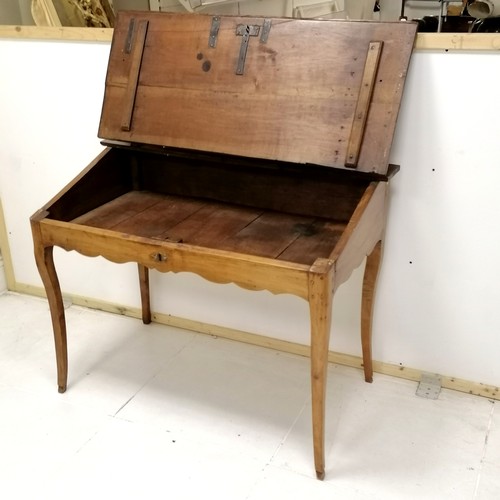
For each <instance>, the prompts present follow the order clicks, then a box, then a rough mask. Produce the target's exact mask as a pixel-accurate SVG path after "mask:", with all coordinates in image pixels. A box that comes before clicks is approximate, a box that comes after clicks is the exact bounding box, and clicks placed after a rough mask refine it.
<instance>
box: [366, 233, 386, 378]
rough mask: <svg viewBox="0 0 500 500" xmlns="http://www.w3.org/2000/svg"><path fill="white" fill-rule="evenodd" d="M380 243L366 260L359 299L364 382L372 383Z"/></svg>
mask: <svg viewBox="0 0 500 500" xmlns="http://www.w3.org/2000/svg"><path fill="white" fill-rule="evenodd" d="M381 253H382V242H381V241H379V242H378V243H377V244H376V245H375V248H374V249H373V250H372V253H371V254H370V255H368V257H367V258H366V267H365V275H364V277H363V295H362V299H361V346H362V349H363V369H364V372H365V380H366V381H367V382H372V381H373V366H372V317H373V298H374V294H375V285H376V282H377V276H378V270H379V268H380V256H381Z"/></svg>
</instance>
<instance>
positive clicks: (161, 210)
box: [110, 196, 205, 239]
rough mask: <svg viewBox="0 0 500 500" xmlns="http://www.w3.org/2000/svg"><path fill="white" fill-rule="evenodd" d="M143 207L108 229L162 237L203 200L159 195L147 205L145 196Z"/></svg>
mask: <svg viewBox="0 0 500 500" xmlns="http://www.w3.org/2000/svg"><path fill="white" fill-rule="evenodd" d="M144 199H145V202H146V203H145V204H144V209H143V210H139V211H138V212H137V213H136V214H134V215H133V216H131V217H129V218H127V219H125V220H123V221H121V222H119V223H118V224H115V225H114V226H112V227H111V228H110V229H112V230H114V231H119V232H121V233H126V234H131V235H137V236H143V237H149V238H159V239H161V238H162V235H164V234H166V233H167V232H168V231H169V229H170V228H172V227H174V226H176V225H177V224H178V223H179V222H181V221H182V220H184V219H186V218H187V217H189V216H191V215H192V214H193V213H196V212H197V211H198V210H200V209H201V208H202V207H203V206H204V205H205V202H204V201H202V200H195V199H183V198H178V197H176V196H159V198H158V201H157V202H156V203H154V204H151V205H149V206H147V205H146V204H148V203H149V196H145V198H144Z"/></svg>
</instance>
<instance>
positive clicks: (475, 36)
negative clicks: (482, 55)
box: [0, 25, 500, 52]
mask: <svg viewBox="0 0 500 500" xmlns="http://www.w3.org/2000/svg"><path fill="white" fill-rule="evenodd" d="M113 31H114V30H113V28H75V27H70V26H61V27H52V26H51V27H45V26H44V27H42V26H16V25H3V26H0V39H2V38H3V39H11V38H13V39H34V40H77V41H84V42H105V43H110V42H111V39H112V38H113ZM415 49H416V50H446V51H448V50H459V51H461V50H474V51H480V52H482V51H493V52H498V50H500V34H498V33H418V34H417V38H416V42H415Z"/></svg>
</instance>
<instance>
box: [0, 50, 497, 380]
mask: <svg viewBox="0 0 500 500" xmlns="http://www.w3.org/2000/svg"><path fill="white" fill-rule="evenodd" d="M108 52H109V45H108V44H100V43H64V42H50V41H42V42H36V41H9V40H0V65H1V67H2V78H1V79H0V111H1V120H0V140H1V147H0V199H1V201H2V204H3V208H4V212H5V218H6V225H7V230H8V233H9V239H10V249H11V254H12V258H13V262H14V271H15V275H16V279H17V281H18V282H20V283H25V284H31V285H37V286H40V285H41V282H40V279H39V277H38V274H37V271H36V267H35V264H34V260H33V256H32V243H31V234H30V230H29V223H28V218H29V216H30V215H31V214H32V213H33V212H34V211H35V210H37V209H38V208H40V207H41V206H42V205H43V204H44V203H46V202H47V201H48V200H49V199H50V198H51V197H52V196H53V195H54V194H56V192H57V191H58V190H59V189H61V188H62V187H63V186H64V185H65V184H66V183H67V182H68V181H70V180H71V179H72V178H73V177H74V176H75V175H76V174H77V173H78V172H79V171H80V170H81V169H83V167H85V166H86V164H87V163H88V162H89V161H90V160H91V159H92V158H93V157H94V156H95V155H96V154H97V153H98V152H99V151H100V150H101V146H100V144H99V142H98V139H97V138H96V134H97V127H98V121H99V114H100V104H101V99H102V93H103V84H104V78H105V71H106V63H107V60H106V59H107V55H108ZM499 85H500V54H496V53H463V52H462V53H445V52H442V53H437V52H436V53H429V52H417V53H415V54H414V57H413V61H412V65H411V68H410V73H409V76H408V80H407V88H406V92H405V97H404V102H403V106H402V112H401V116H400V120H399V124H398V128H397V133H396V139H395V144H394V147H393V152H392V154H391V161H392V162H394V163H399V164H401V167H402V169H401V172H400V173H399V174H398V175H397V176H396V177H395V178H394V179H393V181H392V183H391V207H390V214H389V220H388V227H387V240H386V247H385V256H384V261H383V266H382V270H381V275H380V280H379V289H378V295H377V301H376V314H375V324H374V358H375V359H377V360H379V361H385V362H389V363H394V364H399V363H401V364H402V365H405V366H409V367H414V368H418V369H422V370H425V371H431V372H438V373H441V374H443V375H450V376H455V377H459V378H464V379H468V380H472V381H476V382H483V383H486V384H492V385H498V384H500V363H498V352H499V350H500V338H499V335H498V332H500V308H499V307H498V304H499V303H500V291H499V287H498V285H497V278H498V276H500V260H499V259H498V255H499V254H500V231H499V224H498V217H499V215H500V198H499V196H498V194H497V192H498V188H497V186H498V185H499V184H500V165H499V163H500V161H499V158H500V141H499V140H498V139H499V128H498V116H500V102H499V100H498V98H496V97H495V90H494V89H497V88H499ZM56 265H57V266H58V269H59V274H60V279H61V284H62V287H63V289H64V290H65V291H66V292H70V293H74V294H79V295H84V296H89V297H93V298H98V299H101V300H106V301H111V302H117V303H120V304H123V305H128V306H135V307H137V306H138V305H139V294H138V285H137V279H136V269H135V266H134V265H132V264H125V265H121V266H119V265H116V264H111V263H108V262H106V261H104V260H103V259H89V258H86V257H82V256H79V255H77V254H75V253H74V252H71V253H66V252H64V251H62V250H61V251H57V252H56ZM361 275H362V270H359V271H358V272H357V273H356V274H355V275H354V276H353V278H352V279H351V280H350V281H349V282H348V283H346V284H345V285H343V286H342V287H341V288H340V290H339V292H338V294H337V297H336V302H335V310H334V329H333V334H332V342H331V348H332V349H333V350H335V351H340V352H345V353H351V354H356V355H359V353H360V348H359V340H358V320H359V284H360V278H361ZM152 294H153V308H154V309H155V310H156V311H158V312H164V313H171V314H173V315H177V316H181V317H187V318H191V319H195V320H200V321H205V322H208V323H217V324H221V325H224V326H229V327H233V328H237V329H241V330H246V331H253V332H256V333H260V334H263V335H268V336H273V337H276V338H282V339H287V340H291V341H295V342H301V343H304V344H306V343H308V331H309V325H308V311H307V306H306V303H305V301H302V300H300V299H298V298H295V297H291V296H272V295H271V294H269V293H267V292H248V291H243V290H240V289H238V288H237V287H236V286H234V285H213V284H210V283H208V282H205V281H203V280H202V279H201V278H198V277H196V276H194V275H188V274H185V275H182V274H181V275H171V274H167V275H160V274H158V273H154V274H153V277H152Z"/></svg>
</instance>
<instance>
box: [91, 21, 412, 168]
mask: <svg viewBox="0 0 500 500" xmlns="http://www.w3.org/2000/svg"><path fill="white" fill-rule="evenodd" d="M415 35H416V25H415V24H412V23H405V22H401V23H378V22H365V21H318V20H298V19H280V18H254V17H232V16H208V15H195V14H169V13H153V12H122V13H120V14H119V17H118V21H117V24H116V27H115V30H114V35H113V42H112V47H111V54H110V59H109V66H108V73H107V77H106V89H105V97H104V104H103V109H102V115H101V122H100V126H99V137H101V138H105V139H108V140H118V141H127V142H132V143H141V144H147V145H158V146H166V147H173V148H183V149H190V150H198V151H203V152H217V153H225V154H231V155H238V156H245V157H253V158H263V159H272V160H281V161H286V162H293V163H299V164H317V165H325V166H330V167H336V168H348V169H356V170H358V171H363V172H376V173H380V174H385V173H386V172H387V168H388V156H389V152H390V147H391V143H392V138H393V134H394V129H395V125H396V118H397V114H398V110H399V106H400V102H401V96H402V91H403V85H404V81H405V77H406V72H407V68H408V64H409V60H410V55H411V52H412V48H413V44H414V40H415Z"/></svg>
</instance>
